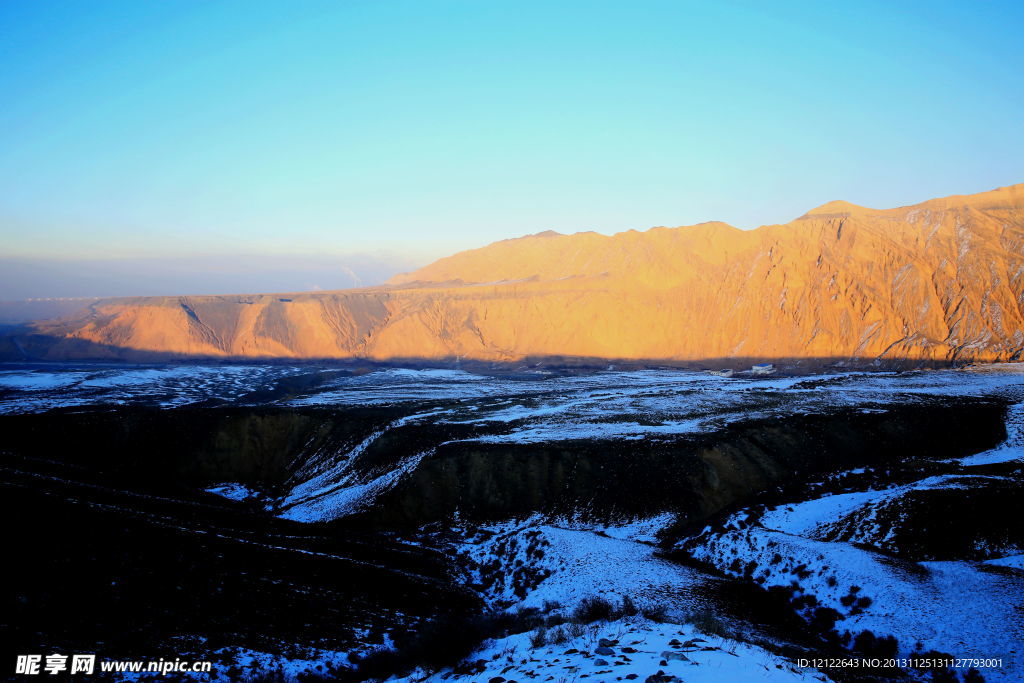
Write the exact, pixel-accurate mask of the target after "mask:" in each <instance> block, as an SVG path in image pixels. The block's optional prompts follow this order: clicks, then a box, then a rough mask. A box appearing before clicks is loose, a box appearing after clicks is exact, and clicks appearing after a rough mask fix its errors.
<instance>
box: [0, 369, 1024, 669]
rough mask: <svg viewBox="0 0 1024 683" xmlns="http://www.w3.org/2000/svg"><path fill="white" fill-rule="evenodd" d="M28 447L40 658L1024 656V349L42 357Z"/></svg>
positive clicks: (30, 583)
mask: <svg viewBox="0 0 1024 683" xmlns="http://www.w3.org/2000/svg"><path fill="white" fill-rule="evenodd" d="M0 452H2V466H3V470H4V477H3V480H2V483H3V484H4V491H5V496H4V503H5V505H6V506H7V509H6V512H7V515H8V519H10V520H12V522H13V523H12V524H11V525H10V526H9V527H8V531H7V534H8V538H7V541H8V543H9V544H10V547H18V548H20V549H21V552H20V554H19V556H18V557H19V559H18V560H16V561H15V570H14V571H15V573H16V580H15V581H14V582H12V583H11V584H10V586H9V588H8V591H9V592H10V595H9V598H11V602H10V604H12V605H14V606H15V607H14V608H13V610H11V611H10V613H9V614H10V616H5V618H4V623H3V630H4V633H3V635H4V638H5V641H6V642H8V643H9V644H10V645H11V647H12V648H14V650H16V651H17V653H32V652H40V653H46V654H49V653H50V652H52V651H55V652H66V653H74V652H96V653H97V654H98V656H99V658H100V659H101V660H103V659H106V660H123V659H142V660H145V659H147V658H149V659H155V658H160V657H163V658H165V659H166V658H172V659H173V658H175V657H178V658H182V659H190V660H199V661H202V660H209V661H212V662H213V663H214V665H213V667H212V671H211V672H210V674H202V675H199V674H197V675H196V678H198V679H200V680H204V679H205V680H246V679H248V680H293V679H295V680H304V679H305V680H337V679H340V680H367V679H393V680H396V681H397V680H403V681H405V680H408V681H489V682H491V683H508V682H513V681H518V682H522V681H527V680H536V681H581V680H585V679H587V680H594V681H629V680H641V681H655V682H657V681H671V680H682V681H787V680H793V681H798V680H799V681H802V680H838V681H873V680H935V681H940V680H942V681H948V680H957V681H979V680H988V681H1015V680H1021V679H1024V659H1022V657H1024V514H1022V513H1024V508H1022V505H1021V502H1020V501H1021V500H1022V498H1021V484H1022V480H1024V374H1022V373H1019V372H1017V371H1016V368H1015V366H985V367H976V368H970V369H964V370H945V371H922V372H911V373H860V372H834V373H828V374H818V375H810V376H809V375H793V376H765V377H762V376H753V375H745V374H736V375H734V376H733V377H720V376H712V375H708V374H702V373H694V372H683V371H677V370H644V371H639V370H638V371H616V370H614V369H608V370H604V371H594V372H580V371H573V372H564V371H551V370H545V369H542V368H527V369H522V370H520V371H517V372H514V373H513V372H506V371H501V372H499V371H494V372H491V373H486V374H474V373H470V372H464V371H460V370H407V369H393V368H392V369H388V368H374V367H365V368H364V367H356V366H352V367H345V368H341V367H318V366H311V365H298V366H288V365H205V366H201V365H200V366H197V365H182V366H166V365H154V366H124V365H106V366H102V365H75V366H70V365H60V366H54V365H21V366H13V365H11V366H4V367H2V368H0ZM54 538H59V539H62V542H61V543H60V544H54V543H52V542H51V541H52V539H54ZM47 539H50V540H49V541H48V540H47ZM67 601H75V604H77V605H79V606H80V609H78V610H77V611H76V612H75V613H73V614H67V613H65V612H63V611H61V605H64V604H67ZM140 614H144V615H145V618H144V619H139V618H138V615H140ZM126 623H128V624H131V625H132V626H131V627H130V628H126V627H125V624H126ZM12 661H13V658H12ZM126 676H127V675H126ZM127 677H128V678H140V677H141V678H145V676H144V675H141V674H139V675H132V676H127Z"/></svg>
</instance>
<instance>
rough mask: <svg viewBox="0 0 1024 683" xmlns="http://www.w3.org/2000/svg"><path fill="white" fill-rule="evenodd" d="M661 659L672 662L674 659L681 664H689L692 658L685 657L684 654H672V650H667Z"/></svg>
mask: <svg viewBox="0 0 1024 683" xmlns="http://www.w3.org/2000/svg"><path fill="white" fill-rule="evenodd" d="M661 658H662V659H665V660H668V661H672V660H673V659H674V660H676V661H679V662H688V661H690V658H689V657H687V656H686V655H684V654H683V653H682V652H672V651H671V650H665V651H664V652H662V653H661Z"/></svg>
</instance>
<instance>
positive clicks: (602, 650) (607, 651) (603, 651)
mask: <svg viewBox="0 0 1024 683" xmlns="http://www.w3.org/2000/svg"><path fill="white" fill-rule="evenodd" d="M594 654H597V655H605V656H608V657H614V656H615V650H613V649H611V648H610V647H608V646H607V645H601V646H599V647H598V648H597V649H596V650H594Z"/></svg>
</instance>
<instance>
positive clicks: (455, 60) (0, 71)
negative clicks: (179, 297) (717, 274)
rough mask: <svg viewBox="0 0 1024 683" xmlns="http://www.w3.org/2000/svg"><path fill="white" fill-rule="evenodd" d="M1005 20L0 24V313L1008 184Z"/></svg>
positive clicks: (403, 266)
mask: <svg viewBox="0 0 1024 683" xmlns="http://www.w3.org/2000/svg"><path fill="white" fill-rule="evenodd" d="M1022 18H1024V8H1022V7H1021V6H1020V5H1019V4H1016V3H988V4H985V5H982V6H976V7H974V6H972V7H965V6H963V5H960V4H958V3H904V4H900V5H899V6H893V5H891V4H887V3H862V4H858V5H856V6H836V5H822V4H819V3H811V2H794V3H786V4H780V5H775V6H772V7H766V6H763V5H761V4H758V3H748V2H732V3H721V4H718V5H715V6H705V5H697V4H687V3H677V2H660V1H654V2H648V3H643V4H640V5H628V6H627V5H623V4H618V3H600V2H599V3H589V2H588V3H582V2H567V3H559V4H557V5H550V4H540V3H533V2H525V3H524V2H517V3H508V2H490V3H474V2H458V1H438V2H423V3H418V2H389V3H334V2H310V3H303V4H302V5H301V9H298V8H297V7H296V6H288V5H283V4H278V3H269V2H245V3H242V2H222V3H202V2H182V3H174V4H149V3H132V2H104V3H91V4H87V5H85V4H80V3H73V2H46V3H29V2H11V3H4V4H2V5H0V36H2V38H3V40H0V92H3V93H4V95H3V98H4V101H3V104H4V106H2V107H0V148H2V149H4V154H3V155H2V156H0V235H2V240H0V262H2V264H3V270H4V272H3V274H2V275H0V300H12V299H24V298H29V297H47V296H119V295H132V294H139V295H142V294H150V293H151V294H163V293H171V292H173V293H182V294H187V293H219V292H223V293H227V292H238V291H284V290H296V289H313V288H318V287H319V288H324V289H331V288H336V287H338V286H339V285H340V284H343V283H346V282H349V281H354V280H353V278H352V276H351V273H349V272H348V271H349V270H352V271H355V274H356V275H355V278H356V279H357V280H358V281H359V282H361V283H363V284H374V283H376V281H382V280H384V279H387V277H389V276H390V275H393V274H395V273H397V272H400V271H401V270H407V269H409V268H414V267H417V266H421V265H425V264H426V263H429V262H430V261H432V260H434V259H436V258H438V257H440V256H444V255H447V254H450V253H453V252H456V251H460V250H463V249H470V248H475V247H480V246H483V245H485V244H488V243H491V242H494V241H497V240H501V239H506V238H511V237H518V236H521V235H525V234H531V233H536V232H541V231H544V230H549V229H550V230H556V231H558V232H563V233H573V232H578V231H585V230H595V231H598V232H601V233H605V234H611V233H615V232H619V231H624V230H630V229H638V230H644V229H647V228H649V227H652V226H658V225H666V226H676V225H691V224H695V223H700V222H704V221H712V220H716V221H717V220H720V221H724V222H727V223H730V224H732V225H735V226H737V227H740V228H744V229H749V228H753V227H757V226H758V225H761V224H772V223H781V222H786V221H789V220H791V219H793V218H795V217H796V216H799V215H800V214H801V213H803V212H804V211H806V210H808V209H810V208H812V207H814V206H817V205H820V204H822V203H824V202H826V201H829V200H834V199H843V200H847V201H850V202H853V203H855V204H861V205H865V206H871V207H877V208H887V207H892V206H900V205H907V204H912V203H915V202H919V201H922V200H926V199H930V198H933V197H940V196H946V195H950V194H963V193H973V192H980V191H985V190H989V189H992V188H995V187H998V186H1002V185H1007V184H1012V183H1015V182H1020V181H1021V180H1022V179H1024V128H1022V127H1021V126H1020V121H1021V120H1024V89H1022V88H1020V87H1018V81H1019V78H1020V73H1021V72H1022V70H1024V45H1022V43H1021V41H1019V40H1017V35H1016V34H1017V27H1018V26H1019V25H1020V24H1021V19H1022Z"/></svg>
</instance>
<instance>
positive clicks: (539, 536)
mask: <svg viewBox="0 0 1024 683" xmlns="http://www.w3.org/2000/svg"><path fill="white" fill-rule="evenodd" d="M668 521H669V518H668V517H667V516H661V517H658V518H653V519H651V520H640V521H637V522H634V523H633V524H632V525H630V526H629V527H625V528H627V529H632V530H634V531H635V532H636V533H635V535H634V534H628V533H624V532H623V529H624V527H618V528H617V529H616V528H613V529H612V533H614V532H615V531H616V530H617V531H619V532H620V533H622V534H623V535H622V536H621V537H618V538H615V537H612V536H610V535H609V534H608V533H607V532H606V531H604V529H596V530H594V529H586V528H567V524H557V525H556V524H551V523H544V522H542V521H540V520H539V519H532V520H527V521H525V522H523V521H519V522H507V523H505V524H499V525H494V526H486V527H477V528H476V529H475V530H474V531H473V532H472V533H468V532H464V533H465V535H466V537H467V538H466V540H465V541H464V542H462V543H461V544H459V545H458V546H457V547H456V549H455V551H456V552H457V553H459V554H461V555H462V556H463V561H464V562H465V560H467V559H468V560H469V561H470V562H469V564H470V566H472V567H474V568H473V570H472V580H473V582H474V583H476V584H485V585H486V586H487V587H486V589H485V591H484V595H485V596H486V597H487V598H488V599H489V601H490V602H491V604H492V605H500V606H508V605H515V606H516V607H538V608H540V607H544V606H545V605H553V604H558V605H559V606H560V609H561V610H563V611H565V612H571V611H572V610H573V609H574V608H575V607H576V606H577V605H579V604H580V603H581V602H582V601H583V600H585V599H588V598H593V597H600V598H604V599H606V600H608V601H609V602H612V603H613V604H619V603H621V601H622V599H623V598H629V599H630V600H632V601H633V602H634V603H635V604H636V605H637V607H639V608H641V609H651V608H662V609H663V610H664V611H665V612H666V613H667V614H669V615H671V616H673V617H674V618H677V619H684V618H685V617H687V616H688V615H690V614H694V613H697V612H701V611H703V610H706V609H708V607H709V604H708V602H707V595H708V588H709V586H710V585H711V584H712V583H716V582H717V579H715V578H713V577H711V576H709V575H707V574H705V573H703V572H698V571H696V570H694V569H691V568H689V567H685V566H683V565H680V564H678V563H675V562H670V561H667V560H665V559H662V558H660V557H658V556H657V555H656V551H657V547H655V546H653V545H651V544H649V543H646V542H643V540H640V539H643V538H645V536H646V535H647V534H648V533H650V530H651V529H653V528H654V527H655V526H656V525H659V524H666V523H667V522H668ZM489 579H493V583H492V582H490V581H489Z"/></svg>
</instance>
